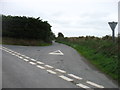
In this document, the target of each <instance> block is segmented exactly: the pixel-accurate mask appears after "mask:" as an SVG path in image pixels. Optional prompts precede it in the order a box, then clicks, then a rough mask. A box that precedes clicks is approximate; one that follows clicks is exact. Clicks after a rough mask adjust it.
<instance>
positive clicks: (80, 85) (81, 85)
mask: <svg viewBox="0 0 120 90" xmlns="http://www.w3.org/2000/svg"><path fill="white" fill-rule="evenodd" d="M76 85H77V86H79V87H81V88H90V87H88V86H86V85H83V84H81V83H79V84H76Z"/></svg>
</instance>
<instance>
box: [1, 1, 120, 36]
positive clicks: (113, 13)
mask: <svg viewBox="0 0 120 90" xmlns="http://www.w3.org/2000/svg"><path fill="white" fill-rule="evenodd" d="M118 1H119V0H1V1H0V2H1V3H0V8H2V11H0V12H1V13H2V14H5V15H20V16H32V17H41V18H42V19H43V20H45V21H46V20H47V21H48V22H49V23H50V24H51V25H52V30H53V31H54V33H55V34H56V35H57V33H58V32H64V33H65V35H66V36H79V35H98V36H103V35H106V34H110V33H111V32H109V26H108V24H107V23H108V22H109V21H117V20H118V16H117V14H118V12H117V11H118V10H117V4H118V3H117V2H118Z"/></svg>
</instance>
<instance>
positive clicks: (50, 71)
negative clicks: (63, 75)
mask: <svg viewBox="0 0 120 90" xmlns="http://www.w3.org/2000/svg"><path fill="white" fill-rule="evenodd" d="M47 71H48V72H49V73H51V74H57V73H56V72H54V71H52V70H47Z"/></svg>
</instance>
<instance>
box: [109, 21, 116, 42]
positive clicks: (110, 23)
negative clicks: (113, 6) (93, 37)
mask: <svg viewBox="0 0 120 90" xmlns="http://www.w3.org/2000/svg"><path fill="white" fill-rule="evenodd" d="M108 24H109V25H110V27H111V29H112V38H113V42H115V32H114V31H115V27H116V25H117V22H108Z"/></svg>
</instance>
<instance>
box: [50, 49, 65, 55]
mask: <svg viewBox="0 0 120 90" xmlns="http://www.w3.org/2000/svg"><path fill="white" fill-rule="evenodd" d="M49 54H52V55H64V54H63V53H62V52H61V51H60V50H56V51H54V52H51V53H49Z"/></svg>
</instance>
